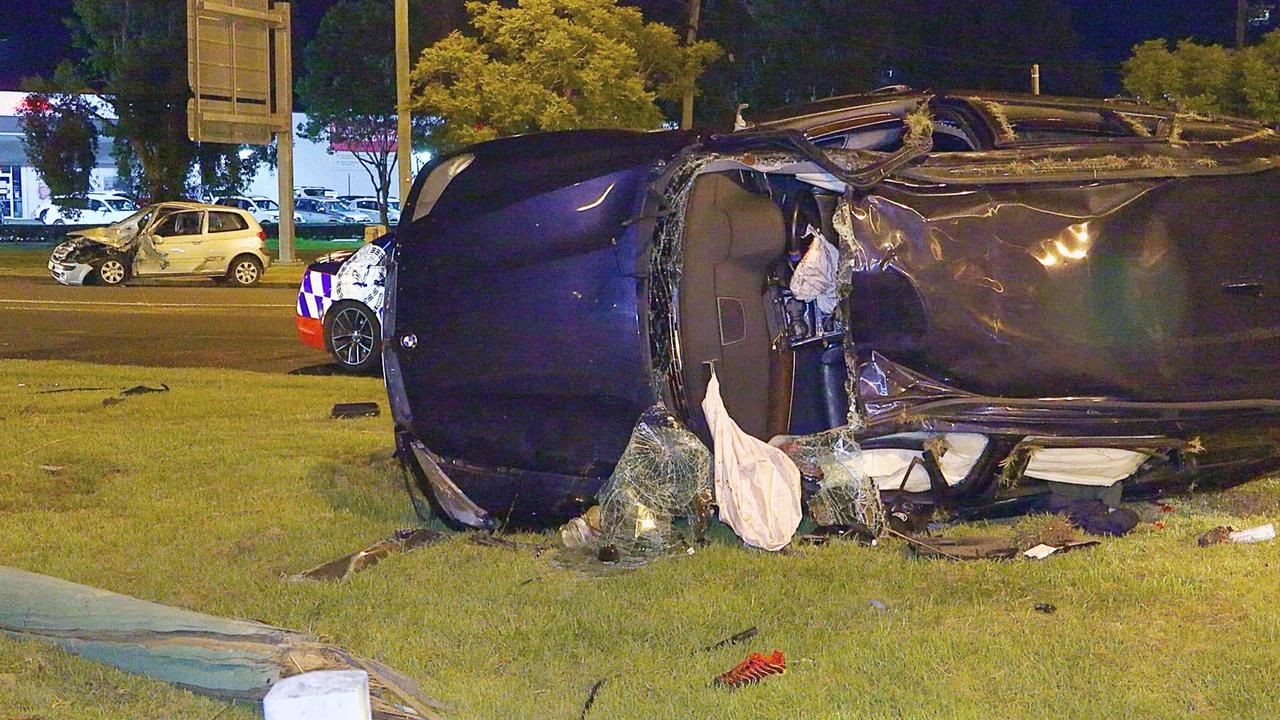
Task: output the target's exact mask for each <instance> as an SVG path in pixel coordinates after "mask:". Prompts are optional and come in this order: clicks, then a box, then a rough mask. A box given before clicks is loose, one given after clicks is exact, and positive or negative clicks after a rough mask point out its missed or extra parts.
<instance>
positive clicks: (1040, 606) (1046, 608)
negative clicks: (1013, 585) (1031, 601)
mask: <svg viewBox="0 0 1280 720" xmlns="http://www.w3.org/2000/svg"><path fill="white" fill-rule="evenodd" d="M1036 612H1038V613H1044V614H1045V615H1052V614H1054V613H1056V612H1058V607H1057V606H1056V605H1054V604H1053V603H1036Z"/></svg>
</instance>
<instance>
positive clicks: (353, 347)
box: [324, 300, 382, 371]
mask: <svg viewBox="0 0 1280 720" xmlns="http://www.w3.org/2000/svg"><path fill="white" fill-rule="evenodd" d="M324 338H325V345H326V346H328V348H329V352H330V353H332V354H333V357H334V358H335V359H336V360H337V361H338V364H339V365H341V366H342V368H343V369H344V370H351V371H362V370H368V369H370V368H373V367H374V366H376V365H377V364H378V362H379V360H380V359H381V354H382V326H381V324H380V323H379V322H378V318H377V316H376V315H374V313H373V311H372V310H370V309H369V308H368V307H367V306H366V305H364V304H362V303H358V302H355V301H352V300H344V301H343V302H340V303H337V304H336V305H334V306H333V308H332V309H330V310H329V312H328V314H327V315H326V316H325V321H324Z"/></svg>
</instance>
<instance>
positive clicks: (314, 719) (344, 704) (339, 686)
mask: <svg viewBox="0 0 1280 720" xmlns="http://www.w3.org/2000/svg"><path fill="white" fill-rule="evenodd" d="M372 714H373V710H372V708H371V707H370V706H369V674H368V673H366V672H364V671H363V670H315V671H313V672H308V673H302V674H301V675H294V676H293V677H290V678H285V679H284V680H281V681H280V682H278V683H276V685H275V687H273V688H271V691H270V692H268V693H267V696H266V697H265V698H263V699H262V716H263V718H264V720H369V717H370V716H371V715H372Z"/></svg>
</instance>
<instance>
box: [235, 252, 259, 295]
mask: <svg viewBox="0 0 1280 720" xmlns="http://www.w3.org/2000/svg"><path fill="white" fill-rule="evenodd" d="M261 279H262V263H261V262H259V261H258V258H256V257H253V256H252V255H241V256H240V257H238V258H236V259H235V260H233V261H232V262H231V267H230V268H229V269H228V270H227V280H229V281H231V284H232V285H238V286H240V287H249V286H250V285H257V284H258V281H259V280H261Z"/></svg>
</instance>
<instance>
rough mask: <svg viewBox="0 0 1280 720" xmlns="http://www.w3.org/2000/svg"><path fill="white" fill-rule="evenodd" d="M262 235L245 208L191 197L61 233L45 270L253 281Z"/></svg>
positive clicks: (117, 277) (100, 276) (69, 275)
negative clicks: (115, 220) (63, 236)
mask: <svg viewBox="0 0 1280 720" xmlns="http://www.w3.org/2000/svg"><path fill="white" fill-rule="evenodd" d="M266 243H267V234H266V233H265V232H263V230H262V227H261V226H260V225H259V224H258V221H257V220H255V219H254V217H253V215H251V214H249V212H248V211H247V210H241V209H240V208H231V207H226V206H222V205H205V204H201V203H193V202H167V203H159V204H157V205H148V206H146V207H144V208H142V209H141V210H138V211H137V212H135V213H134V214H132V215H130V216H129V217H127V218H125V219H124V220H122V221H120V222H118V223H115V224H113V225H109V226H107V227H100V228H91V229H88V230H80V231H78V232H74V233H69V234H68V235H67V239H66V240H64V241H63V242H62V243H60V244H59V245H58V246H57V247H55V248H54V249H53V253H52V255H51V256H50V258H49V272H50V273H52V274H53V277H54V279H55V280H57V281H58V282H60V283H62V284H63V285H84V284H87V283H98V284H102V285H119V284H120V283H122V282H125V281H126V280H128V279H129V278H132V277H151V276H169V277H177V276H190V275H197V276H203V277H210V278H213V279H214V280H222V281H226V282H228V283H230V284H232V285H240V286H249V285H256V284H257V283H258V281H259V280H261V279H262V272H263V270H265V269H266V268H267V267H268V266H270V265H271V258H270V256H268V255H267V251H266Z"/></svg>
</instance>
